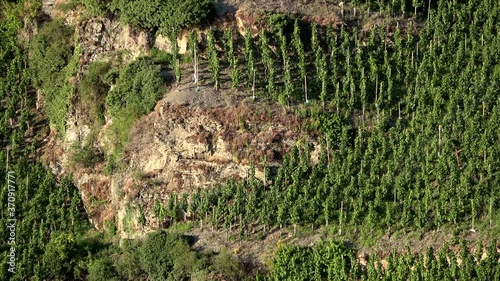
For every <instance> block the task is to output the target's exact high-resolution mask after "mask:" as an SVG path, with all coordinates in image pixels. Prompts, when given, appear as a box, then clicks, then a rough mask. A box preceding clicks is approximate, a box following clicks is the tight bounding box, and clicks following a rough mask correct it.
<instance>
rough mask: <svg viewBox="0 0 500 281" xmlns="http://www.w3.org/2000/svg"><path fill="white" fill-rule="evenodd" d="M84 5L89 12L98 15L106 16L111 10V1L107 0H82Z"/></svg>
mask: <svg viewBox="0 0 500 281" xmlns="http://www.w3.org/2000/svg"><path fill="white" fill-rule="evenodd" d="M82 3H83V5H84V6H85V8H86V9H87V11H88V12H89V14H91V15H93V16H98V17H104V16H106V15H107V14H108V13H109V12H110V11H109V9H108V6H109V4H110V3H111V1H106V0H82Z"/></svg>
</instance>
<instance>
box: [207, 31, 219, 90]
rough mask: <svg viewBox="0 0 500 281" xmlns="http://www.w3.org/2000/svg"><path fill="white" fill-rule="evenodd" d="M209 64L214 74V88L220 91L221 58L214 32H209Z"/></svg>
mask: <svg viewBox="0 0 500 281" xmlns="http://www.w3.org/2000/svg"><path fill="white" fill-rule="evenodd" d="M207 40H208V42H207V43H208V50H207V52H208V63H209V66H210V71H211V72H212V80H213V81H214V88H215V90H218V88H219V82H220V65H219V57H218V55H217V50H216V49H215V37H214V33H213V31H212V30H209V31H208V35H207Z"/></svg>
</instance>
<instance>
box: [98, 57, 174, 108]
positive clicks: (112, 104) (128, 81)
mask: <svg viewBox="0 0 500 281" xmlns="http://www.w3.org/2000/svg"><path fill="white" fill-rule="evenodd" d="M163 90H164V83H163V77H162V75H161V67H160V66H158V65H156V64H155V63H154V62H153V61H152V60H151V59H149V58H140V59H137V60H135V61H134V62H132V63H131V64H129V65H127V66H126V67H125V68H124V69H123V70H122V71H121V72H120V76H119V78H118V80H117V81H116V85H115V87H114V88H113V90H112V91H111V92H110V93H109V94H108V96H107V98H106V105H107V107H108V112H109V113H110V114H111V115H112V116H116V115H117V114H118V113H119V112H120V111H121V110H124V109H126V108H130V109H132V110H134V111H137V114H138V115H144V114H146V113H149V112H150V111H151V109H153V106H154V105H155V104H156V102H157V101H158V99H159V98H160V97H161V96H162V95H163Z"/></svg>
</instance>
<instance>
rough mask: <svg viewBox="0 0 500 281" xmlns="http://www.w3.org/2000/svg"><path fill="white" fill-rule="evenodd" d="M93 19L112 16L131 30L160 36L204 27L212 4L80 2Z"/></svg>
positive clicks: (195, 1) (115, 0)
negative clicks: (139, 30)
mask: <svg viewBox="0 0 500 281" xmlns="http://www.w3.org/2000/svg"><path fill="white" fill-rule="evenodd" d="M82 2H83V4H84V5H85V7H86V8H87V10H88V11H89V12H90V13H91V14H93V15H97V16H104V15H107V14H110V13H116V14H118V15H119V16H120V21H121V22H123V23H126V24H130V25H132V26H134V27H140V28H147V29H153V30H159V31H160V33H162V34H163V35H170V34H171V33H172V32H173V31H177V30H179V29H181V28H185V27H191V26H195V25H201V24H206V23H208V21H210V20H212V19H213V18H214V16H215V8H214V4H213V2H212V0H202V1H198V0H182V1H175V0H153V1H148V0H133V1H126V0H111V1H110V0H82Z"/></svg>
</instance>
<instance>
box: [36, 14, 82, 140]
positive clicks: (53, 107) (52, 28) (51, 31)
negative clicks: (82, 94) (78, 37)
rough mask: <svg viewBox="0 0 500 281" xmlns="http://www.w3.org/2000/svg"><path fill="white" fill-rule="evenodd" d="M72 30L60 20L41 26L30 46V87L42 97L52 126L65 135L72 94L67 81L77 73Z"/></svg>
mask: <svg viewBox="0 0 500 281" xmlns="http://www.w3.org/2000/svg"><path fill="white" fill-rule="evenodd" d="M72 39H73V30H72V29H71V28H70V27H68V26H66V25H64V22H63V21H62V20H57V21H52V22H49V23H47V24H46V25H44V26H43V27H42V28H41V29H40V32H39V33H38V34H37V35H36V36H35V37H34V38H33V40H32V41H31V43H30V44H31V46H30V54H31V55H30V71H32V75H31V77H32V78H33V86H34V87H36V88H38V89H40V90H41V91H42V92H43V94H44V98H45V103H46V106H45V111H46V113H47V117H48V119H49V121H50V122H51V124H52V125H53V127H54V128H55V129H56V130H58V131H59V132H60V133H64V132H65V123H66V117H67V112H68V107H69V100H70V98H71V96H72V95H73V93H74V87H73V85H71V84H70V82H69V80H70V78H71V77H72V76H73V75H74V74H75V73H76V70H77V63H78V54H79V52H78V49H77V48H75V47H74V46H72V42H73V40H72Z"/></svg>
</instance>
